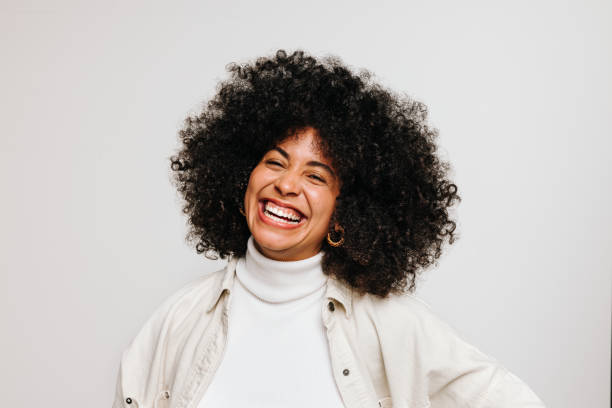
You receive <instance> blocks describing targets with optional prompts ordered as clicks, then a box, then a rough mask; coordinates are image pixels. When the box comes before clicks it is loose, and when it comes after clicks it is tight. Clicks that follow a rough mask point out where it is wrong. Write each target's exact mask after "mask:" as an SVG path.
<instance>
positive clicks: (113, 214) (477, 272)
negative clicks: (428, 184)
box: [0, 0, 612, 408]
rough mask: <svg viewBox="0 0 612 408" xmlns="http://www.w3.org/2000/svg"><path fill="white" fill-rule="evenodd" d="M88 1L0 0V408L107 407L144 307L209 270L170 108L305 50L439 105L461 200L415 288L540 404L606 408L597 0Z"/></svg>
mask: <svg viewBox="0 0 612 408" xmlns="http://www.w3.org/2000/svg"><path fill="white" fill-rule="evenodd" d="M89 3H90V4H87V3H86V2H83V1H80V2H77V1H56V0H55V1H44V2H43V1H38V2H35V1H17V0H15V1H8V2H7V1H6V0H2V1H0V4H1V6H0V44H1V45H0V47H1V48H0V52H1V54H0V55H1V58H2V63H1V64H0V70H1V71H0V72H1V74H2V75H0V90H1V91H0V104H1V106H0V108H1V109H0V119H1V120H0V135H1V144H0V148H1V156H0V166H1V167H0V181H1V186H2V199H1V200H0V226H1V227H0V231H1V232H0V239H1V241H0V270H1V275H0V276H1V281H0V283H1V285H0V318H1V321H0V322H1V330H2V332H1V335H0V353H1V355H0V357H1V360H2V365H1V367H0V374H1V375H0V384H2V385H1V386H0V388H2V404H1V405H2V406H6V407H30V406H44V407H72V406H87V407H92V408H97V407H108V406H110V404H111V400H112V397H113V393H114V386H115V375H116V371H117V367H118V364H119V358H120V353H121V351H122V350H123V349H124V348H125V347H126V346H127V344H128V343H129V341H130V340H131V339H132V338H133V336H134V335H135V334H136V333H137V331H138V330H139V328H140V326H141V325H142V324H143V322H144V321H145V319H146V318H147V317H148V316H149V315H150V314H151V313H152V311H153V310H154V309H155V308H156V307H157V305H159V304H160V302H161V301H162V300H163V299H164V298H166V297H167V296H169V295H170V294H171V293H172V292H174V291H175V290H176V289H177V288H179V287H180V286H182V285H183V284H185V283H186V282H188V281H190V280H192V279H194V278H196V277H197V276H199V275H201V274H204V273H207V272H208V271H211V270H213V269H216V268H218V267H219V266H220V265H221V263H219V262H217V263H215V262H211V261H207V260H205V259H203V258H202V257H200V256H198V255H197V254H196V253H195V250H192V249H191V248H189V247H188V246H187V245H186V244H185V242H184V235H185V231H186V228H185V220H184V218H183V216H182V215H181V212H180V204H179V201H178V197H177V194H176V193H175V192H174V190H173V188H172V186H171V185H170V182H169V166H168V164H169V161H168V157H169V156H170V155H171V154H172V153H173V152H174V150H175V149H176V148H177V146H178V141H177V137H176V134H177V130H178V129H179V127H180V126H181V124H182V120H183V118H184V117H185V116H186V115H187V114H188V113H190V112H195V111H197V110H199V109H200V106H201V103H202V101H204V100H205V99H206V98H208V97H210V96H211V95H212V94H213V93H214V90H215V88H214V87H215V84H216V82H217V81H218V80H219V79H222V78H225V71H224V66H225V65H226V64H227V63H229V62H231V61H244V60H248V59H251V58H253V57H257V56H259V55H262V54H264V55H268V54H271V53H273V52H274V51H275V50H276V49H277V48H285V49H287V50H288V51H291V50H293V49H295V48H299V47H301V48H304V49H305V50H307V51H309V52H311V53H313V54H315V55H324V54H328V53H331V54H335V55H338V56H340V57H341V58H342V59H343V60H344V61H345V62H346V63H347V64H349V65H351V66H354V67H356V68H367V69H369V70H371V71H372V72H374V73H375V74H376V76H377V78H378V80H379V81H380V82H382V83H383V84H385V85H386V86H389V87H391V88H393V89H395V90H397V91H401V92H405V93H407V94H409V95H412V96H414V97H415V98H417V99H419V100H421V101H423V102H425V103H426V104H428V106H429V107H430V112H431V115H430V123H431V124H432V125H433V126H435V127H437V128H438V129H439V130H440V139H439V143H440V146H441V153H442V155H443V157H445V158H446V159H448V160H450V161H451V163H452V164H453V168H454V172H453V177H454V179H455V181H456V183H457V184H458V186H459V192H460V194H461V196H462V197H463V202H462V203H461V204H460V205H459V207H458V210H457V217H458V219H459V231H460V239H459V240H458V241H457V243H456V244H455V245H453V246H452V247H450V248H449V250H448V251H447V252H446V254H445V255H444V256H443V257H442V258H441V259H440V262H439V266H438V267H437V268H435V269H431V270H429V271H427V272H426V273H425V274H424V275H423V278H424V281H423V282H422V285H421V288H420V289H419V291H418V293H419V294H420V295H421V296H422V297H423V298H425V299H426V300H427V301H428V302H429V303H430V304H431V306H432V308H433V309H434V310H435V311H436V312H437V314H438V315H440V316H441V317H443V318H444V319H445V320H447V321H448V322H449V323H451V325H453V326H454V327H455V328H456V329H457V330H458V331H459V333H461V334H462V335H463V336H464V337H465V338H467V339H468V340H469V341H470V342H471V343H473V344H475V345H476V346H477V347H479V348H480V349H481V350H483V351H484V352H486V353H487V354H490V355H492V356H495V357H496V358H497V359H498V360H500V361H501V362H502V363H503V364H504V365H506V366H507V367H508V368H509V369H511V370H512V371H514V372H515V373H516V374H517V375H518V376H520V377H521V378H523V379H524V380H525V381H526V382H527V383H528V384H529V385H530V386H531V387H532V388H533V389H534V390H535V392H536V393H537V394H538V395H539V396H540V397H541V398H542V399H543V400H544V401H545V402H546V403H547V405H549V406H550V407H562V408H563V407H567V408H570V407H572V408H573V407H608V406H609V404H610V402H609V380H610V332H611V327H610V289H611V272H612V255H611V252H612V238H611V235H610V229H611V227H612V216H611V214H610V208H611V207H612V191H611V190H612V188H611V187H612V168H611V161H610V159H609V155H610V151H611V148H612V143H611V142H610V137H611V136H612V119H611V118H612V81H611V76H610V73H611V72H612V63H611V62H612V30H611V28H610V27H612V21H611V16H612V5H611V3H610V2H605V1H596V0H588V1H578V0H574V1H553V0H546V1H537V0H536V1H533V0H518V1H516V0H515V1H506V2H495V1H485V0H482V1H474V0H467V1H450V0H449V1H412V0H411V1H397V2H390V1H367V2H366V1H355V0H353V1H331V0H327V1H321V0H317V1H310V2H305V1H300V2H296V1H270V0H259V1H227V2H224V3H222V2H220V1H219V2H215V3H213V2H206V1H197V2H196V1H194V2H191V3H187V2H172V3H171V2H166V4H162V3H161V2H152V1H143V0H139V1H132V2H125V1H106V2H93V1H92V2H89ZM103 3H104V4H103Z"/></svg>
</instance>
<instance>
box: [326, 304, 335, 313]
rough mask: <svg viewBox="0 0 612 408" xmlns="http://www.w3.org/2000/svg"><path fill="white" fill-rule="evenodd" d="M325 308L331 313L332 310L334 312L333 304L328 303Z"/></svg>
mask: <svg viewBox="0 0 612 408" xmlns="http://www.w3.org/2000/svg"><path fill="white" fill-rule="evenodd" d="M327 308H328V309H329V311H330V312H333V311H334V310H336V307H335V306H334V302H329V303H328V304H327Z"/></svg>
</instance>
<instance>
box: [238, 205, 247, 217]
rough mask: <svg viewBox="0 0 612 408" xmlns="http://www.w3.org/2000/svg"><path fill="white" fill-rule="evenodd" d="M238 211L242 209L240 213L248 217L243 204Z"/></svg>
mask: <svg viewBox="0 0 612 408" xmlns="http://www.w3.org/2000/svg"><path fill="white" fill-rule="evenodd" d="M238 211H240V214H242V215H243V216H245V217H246V213H245V212H244V208H242V206H240V207H238Z"/></svg>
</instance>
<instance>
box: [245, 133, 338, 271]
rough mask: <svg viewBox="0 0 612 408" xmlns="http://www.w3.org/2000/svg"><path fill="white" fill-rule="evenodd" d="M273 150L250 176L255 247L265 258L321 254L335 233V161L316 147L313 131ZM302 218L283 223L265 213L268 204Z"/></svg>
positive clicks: (248, 216) (247, 200) (249, 208)
mask: <svg viewBox="0 0 612 408" xmlns="http://www.w3.org/2000/svg"><path fill="white" fill-rule="evenodd" d="M295 136H296V137H289V138H287V139H285V140H284V141H282V142H281V143H279V144H278V145H277V146H276V147H275V148H274V149H272V150H270V151H268V152H267V153H266V154H265V155H264V157H263V158H262V160H261V161H260V162H259V164H258V165H257V166H256V167H255V168H254V169H253V171H252V172H251V176H250V178H249V184H248V187H247V190H246V193H245V196H244V208H245V213H246V220H247V224H248V226H249V230H250V231H251V234H252V235H253V238H254V240H255V246H256V247H257V249H258V250H259V251H260V252H261V253H262V254H263V255H265V256H266V257H268V258H271V259H274V260H278V261H298V260H301V259H306V258H309V257H312V256H314V255H316V254H317V253H318V252H319V251H320V250H321V245H322V243H323V240H324V239H325V237H326V236H327V233H328V231H329V230H330V220H331V218H332V215H333V213H334V210H335V207H336V198H337V197H338V194H339V192H340V181H339V180H338V178H337V176H336V175H335V170H334V168H333V166H332V163H331V160H330V159H329V158H327V157H325V156H323V155H322V153H321V152H320V150H319V149H318V147H317V142H318V140H319V139H318V138H319V136H318V134H317V131H316V130H315V129H313V128H305V129H302V130H301V131H299V132H298V133H297V134H296V135H295ZM266 203H270V204H271V205H272V206H273V207H275V208H277V209H281V210H283V211H285V214H293V215H294V216H295V215H299V216H300V221H299V223H297V224H296V223H286V222H285V223H283V222H279V221H278V219H277V218H276V219H275V218H274V217H271V216H270V215H269V213H268V215H266V207H265V204H266Z"/></svg>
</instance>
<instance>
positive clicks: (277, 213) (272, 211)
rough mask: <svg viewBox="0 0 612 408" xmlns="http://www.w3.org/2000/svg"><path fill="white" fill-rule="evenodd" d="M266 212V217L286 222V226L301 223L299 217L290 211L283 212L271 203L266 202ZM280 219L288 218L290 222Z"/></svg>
mask: <svg viewBox="0 0 612 408" xmlns="http://www.w3.org/2000/svg"><path fill="white" fill-rule="evenodd" d="M264 210H265V211H264V213H266V215H268V216H270V217H271V218H274V220H276V221H280V222H284V223H286V224H297V223H298V222H300V217H299V216H297V215H295V214H293V213H290V212H288V211H285V210H282V209H280V208H278V207H276V206H274V205H271V204H270V202H266V206H265V208H264ZM280 217H284V218H288V219H289V220H286V219H284V218H280Z"/></svg>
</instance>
